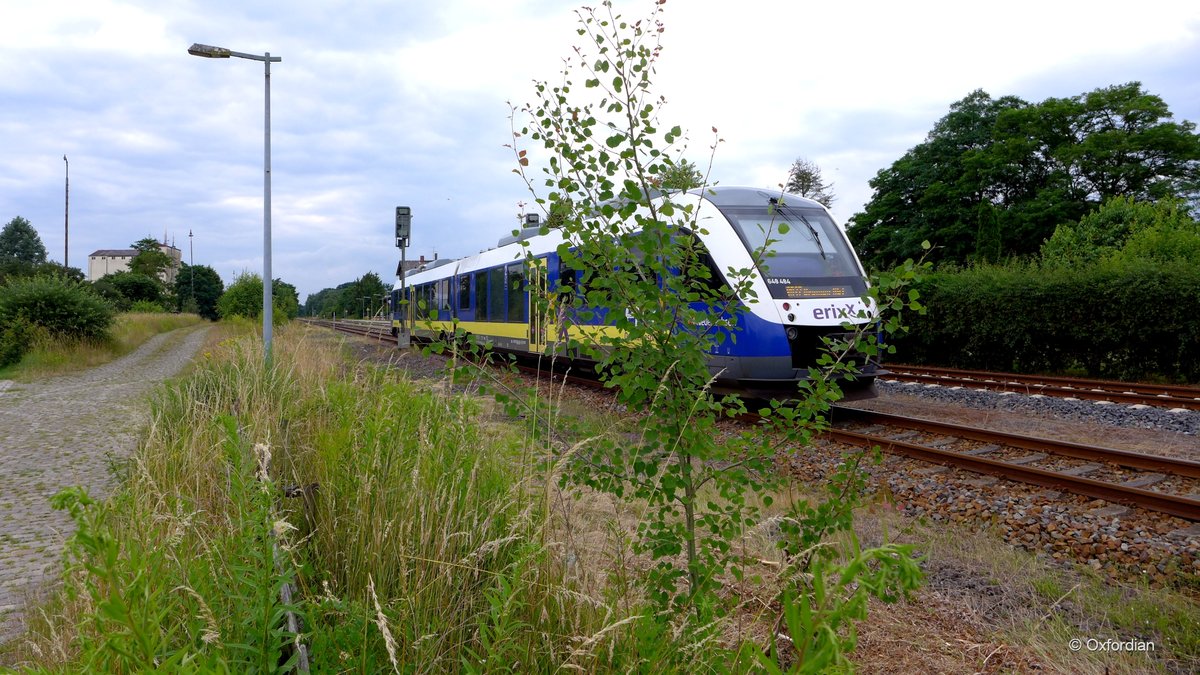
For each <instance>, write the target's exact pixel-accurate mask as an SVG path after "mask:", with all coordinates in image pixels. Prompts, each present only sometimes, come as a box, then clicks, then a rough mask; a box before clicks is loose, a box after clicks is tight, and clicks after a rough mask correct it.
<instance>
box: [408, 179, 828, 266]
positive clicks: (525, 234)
mask: <svg viewBox="0 0 1200 675" xmlns="http://www.w3.org/2000/svg"><path fill="white" fill-rule="evenodd" d="M686 194H688V195H691V196H692V197H698V198H701V199H704V200H707V201H709V202H712V203H713V204H714V205H715V206H717V207H718V208H720V207H725V206H745V205H754V204H761V203H765V202H769V201H770V200H772V199H779V198H781V197H783V198H786V200H787V202H788V203H789V204H791V205H793V206H804V207H812V208H818V209H825V207H824V206H823V205H822V204H821V203H819V202H817V201H814V200H812V199H808V198H807V197H801V196H799V195H794V194H789V193H784V192H781V191H779V190H766V189H762V188H750V187H733V186H711V187H706V188H696V189H693V190H688V191H687V193H686ZM659 196H660V194H655V195H654V197H655V198H658V197H659ZM541 227H542V224H539V225H537V226H531V227H524V228H522V229H520V230H517V231H514V233H512V234H509V235H505V236H504V237H501V239H500V241H499V242H498V243H497V246H496V248H492V249H488V250H486V251H482V252H480V253H477V254H475V255H470V256H466V257H463V258H457V259H455V258H440V259H438V260H435V261H431V262H429V263H426V264H425V265H423V266H421V267H419V268H417V269H415V270H407V271H406V273H405V275H404V279H405V281H406V282H412V283H426V282H429V281H433V280H436V279H442V278H445V277H447V276H450V275H453V274H458V273H459V272H460V271H463V272H466V271H473V270H477V269H485V268H489V267H495V266H497V265H504V264H508V263H511V262H517V261H520V260H523V259H524V258H525V254H526V253H531V254H533V255H541V254H544V253H549V252H550V251H553V250H554V249H556V248H558V246H559V244H561V243H562V242H563V241H564V239H563V235H562V232H561V231H560V230H556V229H552V230H550V231H549V232H548V233H547V234H544V235H543V234H541ZM522 242H527V243H525V244H522ZM451 264H453V267H452V268H449V269H439V268H443V267H446V266H448V265H451ZM435 269H438V270H439V271H438V272H437V273H436V274H427V273H429V272H433V271H434V270H435Z"/></svg>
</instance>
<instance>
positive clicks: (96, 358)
mask: <svg viewBox="0 0 1200 675" xmlns="http://www.w3.org/2000/svg"><path fill="white" fill-rule="evenodd" d="M203 321H204V319H202V318H200V317H199V316H198V315H196V314H163V313H127V314H121V315H118V316H117V318H116V321H114V322H113V326H112V328H111V329H110V330H109V335H108V337H107V338H105V339H68V338H62V337H52V336H50V335H48V334H47V333H45V332H44V331H40V332H39V334H38V336H37V337H36V338H35V340H34V343H33V345H32V347H31V348H30V350H29V351H28V352H27V353H26V354H25V355H24V357H22V359H21V361H20V362H18V363H16V364H13V365H12V366H9V367H7V368H0V378H11V379H17V380H32V379H37V378H41V377H48V376H52V375H61V374H63V373H69V372H74V371H77V370H83V369H86V368H92V367H95V366H98V365H102V364H105V363H108V362H109V361H113V360H115V359H118V358H120V357H122V356H124V355H126V354H128V353H130V352H132V351H133V350H135V349H137V348H138V347H140V346H141V345H142V344H144V343H145V342H146V341H147V340H149V339H150V338H152V337H154V336H155V335H158V334H159V333H166V332H170V331H173V330H175V329H177V328H184V327H187V326H194V325H196V324H198V323H201V322H203Z"/></svg>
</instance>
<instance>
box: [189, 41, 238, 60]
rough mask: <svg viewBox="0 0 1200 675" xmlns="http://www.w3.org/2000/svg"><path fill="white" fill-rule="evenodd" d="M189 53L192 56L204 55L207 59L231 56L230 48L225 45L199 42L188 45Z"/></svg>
mask: <svg viewBox="0 0 1200 675" xmlns="http://www.w3.org/2000/svg"><path fill="white" fill-rule="evenodd" d="M188 53H189V54H191V55H192V56H203V57H204V58H207V59H227V58H229V50H228V49H225V48H224V47H213V46H212V45H202V44H200V43H199V42H197V43H195V44H193V45H192V46H191V47H188Z"/></svg>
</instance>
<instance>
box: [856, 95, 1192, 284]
mask: <svg viewBox="0 0 1200 675" xmlns="http://www.w3.org/2000/svg"><path fill="white" fill-rule="evenodd" d="M870 185H871V187H872V188H873V189H874V191H875V192H874V195H873V196H872V198H871V201H870V202H869V203H868V204H867V205H866V207H865V208H864V210H863V211H862V212H861V213H858V214H856V215H855V216H854V217H853V218H852V219H851V224H850V227H849V233H850V237H851V240H852V241H853V242H854V243H855V245H856V246H857V247H858V250H859V254H860V256H862V257H863V258H864V260H866V261H867V262H868V263H869V264H873V265H885V264H890V263H894V262H896V261H899V260H903V259H905V258H907V257H915V256H917V255H919V254H920V249H919V246H918V243H919V242H920V241H922V240H924V239H928V240H930V241H932V242H933V243H934V244H935V245H936V246H937V247H938V250H939V253H940V255H941V258H942V259H943V260H948V261H953V262H958V263H966V262H970V261H972V260H996V259H999V258H1003V257H1009V256H1032V255H1035V254H1037V253H1038V251H1039V248H1040V246H1041V244H1042V242H1043V241H1045V240H1046V239H1047V238H1048V237H1050V235H1051V234H1053V232H1054V231H1055V228H1056V227H1057V226H1058V225H1060V224H1062V223H1066V222H1071V221H1078V220H1079V219H1080V218H1082V217H1083V216H1084V215H1086V214H1087V213H1089V212H1090V211H1093V210H1095V209H1096V208H1097V207H1098V206H1099V205H1100V204H1102V203H1104V202H1105V201H1106V200H1108V199H1110V198H1112V197H1117V196H1126V197H1132V198H1135V199H1139V200H1158V199H1165V198H1171V197H1174V198H1182V199H1185V200H1186V199H1189V198H1191V197H1194V196H1195V194H1196V190H1197V186H1198V185H1200V136H1198V135H1197V134H1196V133H1195V125H1194V124H1193V123H1191V122H1187V121H1184V122H1173V121H1171V112H1170V110H1169V109H1168V108H1167V105H1166V104H1165V103H1164V102H1163V101H1162V99H1160V98H1159V97H1157V96H1154V95H1152V94H1148V93H1146V92H1145V91H1143V90H1142V87H1141V84H1139V83H1137V82H1131V83H1128V84H1124V85H1116V86H1112V87H1106V88H1101V89H1096V90H1094V91H1092V92H1089V93H1086V94H1081V95H1079V96H1075V97H1072V98H1049V99H1046V100H1045V101H1042V102H1041V103H1037V104H1030V103H1027V102H1025V101H1023V100H1021V99H1019V98H1016V97H1012V96H1006V97H1003V98H1000V99H993V98H992V97H991V96H989V95H988V94H987V93H986V92H983V91H980V90H977V91H975V92H972V93H971V94H970V95H968V96H967V97H966V98H964V99H962V100H961V101H958V102H956V103H955V104H953V105H952V106H951V108H950V112H949V113H948V114H947V115H946V116H945V117H943V118H942V119H941V120H939V121H938V123H937V124H936V125H935V126H934V128H933V130H932V131H930V133H929V136H928V137H927V138H926V140H925V141H924V142H923V143H921V144H920V145H918V146H916V147H914V148H913V149H911V150H909V151H908V152H907V153H905V155H904V156H903V157H901V158H900V159H899V160H897V161H896V162H895V163H893V164H892V166H891V167H889V168H887V169H883V170H881V171H879V173H877V174H876V176H875V178H873V179H872V180H871V182H870Z"/></svg>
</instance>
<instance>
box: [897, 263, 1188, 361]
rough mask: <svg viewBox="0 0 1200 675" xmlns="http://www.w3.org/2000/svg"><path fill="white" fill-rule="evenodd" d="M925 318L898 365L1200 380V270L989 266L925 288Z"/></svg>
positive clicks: (914, 325) (917, 322)
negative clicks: (902, 363)
mask: <svg viewBox="0 0 1200 675" xmlns="http://www.w3.org/2000/svg"><path fill="white" fill-rule="evenodd" d="M920 291H921V297H922V300H923V301H924V302H925V304H926V305H927V306H928V308H929V311H928V314H926V315H925V316H920V317H912V319H911V321H910V322H909V323H910V326H911V330H910V331H909V333H908V334H907V335H906V336H904V337H902V338H899V339H896V340H895V343H896V346H897V350H898V351H897V354H896V356H895V357H894V358H895V359H896V360H897V361H905V362H912V363H923V364H930V365H944V366H951V367H960V368H981V369H988V370H1002V371H1013V372H1082V373H1086V374H1087V375H1089V376H1092V377H1105V378H1118V379H1146V378H1166V379H1169V380H1179V381H1187V382H1198V381H1200V269H1196V268H1195V267H1193V266H1188V265H1186V264H1156V263H1151V262H1129V263H1120V264H1116V263H1110V264H1107V265H1101V266H1097V267H1093V268H1090V269H1084V270H1058V269H1041V268H1038V267H980V268H973V269H969V270H964V271H957V272H938V273H935V274H932V275H930V276H929V277H928V278H927V279H926V280H925V281H924V282H923V284H922V286H921V288H920Z"/></svg>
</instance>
